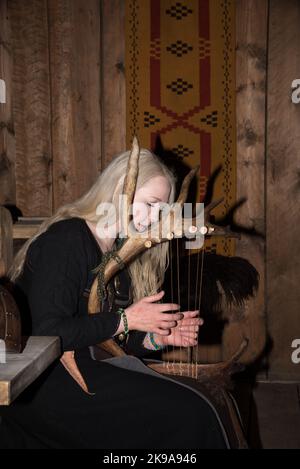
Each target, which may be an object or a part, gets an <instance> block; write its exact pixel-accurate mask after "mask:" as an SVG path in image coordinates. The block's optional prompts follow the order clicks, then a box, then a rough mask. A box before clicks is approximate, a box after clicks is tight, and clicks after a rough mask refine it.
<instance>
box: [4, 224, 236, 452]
mask: <svg viewBox="0 0 300 469" xmlns="http://www.w3.org/2000/svg"><path fill="white" fill-rule="evenodd" d="M101 256H102V253H101V250H100V248H99V246H98V244H97V242H96V240H95V238H94V236H93V234H92V233H91V231H90V229H89V227H88V226H87V224H86V222H85V221H84V220H82V219H80V218H75V217H74V218H71V219H68V220H63V221H59V222H57V223H55V224H53V225H51V226H50V228H49V229H48V230H47V231H46V232H45V233H43V234H42V235H40V236H39V237H38V239H37V240H36V241H35V242H33V243H32V244H31V246H30V248H29V250H28V253H27V257H26V262H25V267H24V271H23V274H22V275H21V276H20V277H19V278H18V280H17V282H16V284H17V286H18V289H19V293H20V294H21V297H22V296H23V300H22V301H23V303H22V305H23V310H22V312H23V314H24V316H26V315H25V310H26V308H27V309H28V312H29V313H30V319H31V323H32V324H31V326H30V327H31V332H32V335H47V336H59V337H60V339H61V346H62V350H63V351H67V350H75V351H76V352H75V356H76V361H77V364H78V366H79V369H80V371H81V372H82V375H83V377H84V378H85V380H86V383H87V385H88V388H89V390H90V391H91V392H93V393H94V394H93V395H89V394H86V393H84V391H83V390H82V389H81V388H80V387H79V385H78V384H77V383H76V382H75V381H74V380H73V378H72V377H71V376H70V375H69V374H68V372H67V371H66V370H65V368H64V367H63V365H62V364H61V362H60V361H59V360H56V361H55V363H53V364H52V366H50V368H49V369H48V370H46V371H45V372H44V373H43V374H42V376H41V377H40V378H39V379H38V380H37V381H35V383H33V384H32V385H31V386H30V387H29V388H28V389H27V390H26V391H24V392H23V393H22V395H21V396H19V398H18V399H17V400H16V401H15V402H14V403H13V404H12V405H11V406H9V407H7V408H2V409H1V411H0V414H1V415H2V422H1V424H0V448H55V449H56V448H57V449H58V448H105V449H116V448H121V449H122V448H131V449H132V448H133V449H137V448H147V449H148V448H152V449H156V448H166V449H167V448H173V449H174V448H175V449H176V448H190V449H191V448H199V449H201V448H224V447H228V443H226V441H225V440H226V436H225V435H224V430H223V429H222V428H221V427H222V425H220V421H219V420H218V418H217V416H216V413H215V412H214V411H213V409H212V407H211V406H210V405H209V404H208V403H207V401H206V400H205V399H202V398H201V397H199V395H197V394H196V393H194V392H192V391H191V390H189V389H187V388H186V387H184V386H182V385H180V384H179V383H176V382H172V381H169V380H167V379H164V378H160V377H159V375H158V376H154V375H147V374H145V373H141V372H139V371H133V370H129V369H124V368H120V367H118V366H115V365H113V364H112V363H110V362H109V361H108V362H107V361H104V360H102V361H96V360H94V359H92V358H91V355H90V352H89V346H92V345H94V344H97V343H99V342H101V341H103V340H105V339H108V338H110V337H112V336H113V335H114V333H115V331H116V330H117V329H118V326H119V322H120V315H119V314H117V312H116V308H113V310H112V311H111V312H109V313H105V312H102V313H99V314H95V315H88V312H87V304H88V292H89V289H90V287H91V284H92V282H93V280H94V275H95V274H93V273H92V270H93V269H94V268H95V267H96V266H97V265H99V263H100V262H101ZM120 278H122V277H120ZM25 303H26V306H25ZM27 326H28V324H27ZM24 327H25V325H24ZM144 336H145V333H141V332H137V331H131V332H130V334H129V339H128V341H127V344H126V346H125V347H126V351H127V352H128V353H129V354H132V355H135V356H137V357H142V356H145V355H147V354H148V353H150V352H149V350H147V349H145V348H144V346H143V344H142V342H143V339H144Z"/></svg>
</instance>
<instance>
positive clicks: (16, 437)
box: [0, 350, 228, 449]
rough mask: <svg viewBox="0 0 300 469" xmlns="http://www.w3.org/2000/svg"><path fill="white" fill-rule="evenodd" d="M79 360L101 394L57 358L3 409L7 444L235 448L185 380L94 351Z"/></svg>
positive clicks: (2, 437) (0, 437)
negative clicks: (116, 363) (77, 379)
mask: <svg viewBox="0 0 300 469" xmlns="http://www.w3.org/2000/svg"><path fill="white" fill-rule="evenodd" d="M77 363H78V366H79V369H80V370H81V372H82V374H83V376H84V377H85V379H86V382H87V384H88V387H89V390H90V391H91V392H94V393H95V394H94V395H88V394H86V393H84V392H83V391H82V389H81V388H80V387H79V386H78V385H77V383H76V382H75V381H74V380H73V378H72V377H71V376H70V375H69V374H68V373H67V372H66V370H65V369H64V367H63V365H62V364H61V363H60V362H59V361H56V362H55V363H54V364H53V365H52V366H51V367H50V368H49V369H48V370H47V371H46V372H44V373H43V375H42V376H41V377H40V378H39V379H38V380H36V381H35V382H34V383H33V384H32V385H31V386H30V387H29V388H27V390H26V391H25V392H23V393H22V395H21V396H19V398H18V399H17V400H16V401H15V402H14V403H13V404H12V405H10V406H9V407H6V408H5V407H3V408H2V409H1V411H0V413H1V415H2V420H1V424H0V448H1V449H6V448H7V449H10V448H12V449H16V448H26V449H31V448H32V449H35V448H52V449H63V448H68V449H81V448H83V449H92V448H93V449H138V448H143V449H160V448H164V449H223V448H226V447H228V444H227V443H226V441H225V440H226V438H224V432H223V430H222V428H221V425H220V422H219V421H218V418H217V416H216V414H215V412H214V411H213V409H212V408H211V406H210V405H209V404H208V403H207V402H206V401H205V399H202V398H201V397H199V396H198V395H197V394H195V393H194V392H193V391H191V390H189V389H187V388H186V387H184V386H182V385H180V384H179V383H176V382H172V381H169V380H166V379H163V378H160V377H159V376H158V377H157V376H153V375H147V374H144V373H140V372H138V371H133V370H128V369H123V368H119V367H117V366H114V365H112V364H110V363H107V362H105V361H100V362H99V361H95V360H93V359H92V358H91V357H90V355H89V351H88V350H86V351H81V353H80V354H77Z"/></svg>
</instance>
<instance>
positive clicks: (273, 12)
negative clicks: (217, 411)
mask: <svg viewBox="0 0 300 469" xmlns="http://www.w3.org/2000/svg"><path fill="white" fill-rule="evenodd" d="M299 24H300V3H299V1H298V0H287V1H285V2H283V1H281V0H271V1H270V33H269V73H268V76H269V79H268V89H269V96H268V116H269V117H268V164H267V212H266V214H267V287H268V323H269V330H270V335H271V338H272V341H273V348H272V352H271V356H270V370H269V378H270V379H296V380H299V378H300V365H296V364H294V363H292V360H291V354H292V348H291V344H292V341H293V340H294V339H300V288H299V279H300V256H299V253H300V238H299V226H300V166H299V161H300V104H293V103H292V100H291V92H292V90H291V84H292V81H293V80H294V79H296V78H300V54H299V44H300V28H299Z"/></svg>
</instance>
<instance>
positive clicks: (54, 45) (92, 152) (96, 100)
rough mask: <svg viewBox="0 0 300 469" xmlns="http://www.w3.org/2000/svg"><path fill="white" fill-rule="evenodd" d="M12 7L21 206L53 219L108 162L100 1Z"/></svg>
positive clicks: (18, 0)
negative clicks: (104, 144) (104, 136)
mask: <svg viewBox="0 0 300 469" xmlns="http://www.w3.org/2000/svg"><path fill="white" fill-rule="evenodd" d="M8 7H9V12H10V15H11V28H12V37H13V63H14V67H13V70H14V71H13V77H12V83H11V85H12V87H13V90H14V110H13V114H14V125H15V129H16V136H17V139H16V141H17V158H16V160H17V164H16V203H17V206H18V207H19V208H20V209H21V210H22V213H23V215H24V216H41V217H44V216H50V215H51V214H52V213H54V212H55V211H56V210H57V208H58V207H60V206H61V205H63V204H65V203H68V202H71V201H72V200H75V199H76V198H78V197H80V196H81V195H82V194H83V193H84V192H85V191H86V190H87V189H89V187H90V186H91V185H92V184H93V182H94V181H95V178H96V176H97V174H98V172H99V170H100V169H101V167H102V160H101V94H100V88H101V64H100V60H101V57H100V49H101V29H100V3H99V1H98V0H85V1H82V0H48V1H47V0H27V1H26V2H24V1H23V0H8ZM10 198H11V199H12V197H10Z"/></svg>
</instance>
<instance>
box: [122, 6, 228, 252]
mask: <svg viewBox="0 0 300 469" xmlns="http://www.w3.org/2000/svg"><path fill="white" fill-rule="evenodd" d="M126 93H127V94H126V99H127V122H126V125H127V148H130V145H131V141H132V137H133V135H134V134H136V135H137V136H138V138H139V141H140V144H141V146H142V147H144V148H149V149H151V150H154V149H155V145H156V142H157V138H158V137H159V138H160V140H161V143H162V145H163V148H165V149H166V150H168V151H172V152H173V153H174V154H175V155H176V156H177V157H178V158H180V159H182V160H184V163H186V164H187V165H188V166H190V167H194V166H195V165H197V164H200V177H199V187H198V194H197V201H198V202H200V201H202V200H203V198H204V196H205V193H206V187H207V182H208V180H209V178H210V177H211V175H212V173H213V172H214V171H215V170H216V169H217V168H218V167H220V166H221V171H220V173H219V175H218V176H217V178H216V181H215V184H214V192H213V199H214V200H216V199H217V198H220V197H224V203H223V204H222V206H221V207H219V208H217V209H216V210H215V211H214V212H213V213H214V214H215V215H216V217H217V218H218V217H222V216H224V215H225V213H226V212H227V211H228V209H229V208H230V207H231V206H232V205H233V204H234V202H235V200H236V148H235V141H236V139H235V8H234V1H233V0H181V1H175V0H126ZM206 250H208V251H214V252H218V253H220V254H225V255H233V254H234V241H233V240H228V239H225V238H212V239H210V240H208V241H206Z"/></svg>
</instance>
